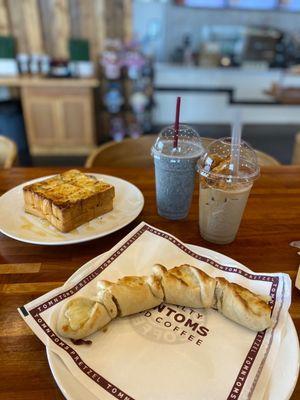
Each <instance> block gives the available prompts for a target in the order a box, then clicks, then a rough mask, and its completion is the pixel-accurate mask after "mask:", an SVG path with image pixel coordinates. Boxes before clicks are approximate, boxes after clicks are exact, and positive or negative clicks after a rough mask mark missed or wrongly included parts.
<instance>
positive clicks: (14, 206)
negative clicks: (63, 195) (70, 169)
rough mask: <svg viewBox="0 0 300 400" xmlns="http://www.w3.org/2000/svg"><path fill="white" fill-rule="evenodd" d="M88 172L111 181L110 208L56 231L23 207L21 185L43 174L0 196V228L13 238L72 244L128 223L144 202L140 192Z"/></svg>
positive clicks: (126, 184)
mask: <svg viewBox="0 0 300 400" xmlns="http://www.w3.org/2000/svg"><path fill="white" fill-rule="evenodd" d="M91 175H93V176H95V177H96V178H97V179H103V180H104V181H105V182H107V183H110V184H111V185H114V187H115V192H116V196H115V199H114V208H113V210H112V211H110V212H108V213H106V214H104V215H102V216H100V217H98V218H95V219H93V220H92V221H90V222H87V223H86V224H84V225H81V226H79V227H78V228H76V229H74V230H72V231H71V232H68V233H62V232H59V231H58V230H57V229H56V228H54V226H52V225H50V223H49V222H48V221H45V220H43V219H41V218H39V217H36V216H34V215H31V214H27V213H25V211H24V201H23V187H24V186H26V185H29V184H31V183H35V182H39V181H41V180H44V179H47V178H49V176H46V177H43V178H38V179H34V180H32V181H30V182H26V183H22V184H21V185H19V186H16V187H15V188H13V189H11V190H9V191H8V192H6V193H4V195H3V196H1V197H0V216H1V217H0V232H2V233H4V234H5V235H7V236H9V237H11V238H13V239H16V240H20V241H22V242H27V243H33V244H42V245H63V244H74V243H81V242H87V241H88V240H93V239H96V238H100V237H102V236H106V235H109V234H110V233H112V232H115V231H117V230H119V229H121V228H123V227H124V226H126V225H128V224H129V223H130V222H132V221H133V220H134V219H135V218H136V217H137V216H138V215H139V214H140V212H141V211H142V209H143V206H144V196H143V194H142V192H141V191H140V190H139V189H138V188H137V187H136V186H134V185H133V184H132V183H129V182H127V181H125V180H123V179H120V178H116V177H114V176H109V175H102V174H91Z"/></svg>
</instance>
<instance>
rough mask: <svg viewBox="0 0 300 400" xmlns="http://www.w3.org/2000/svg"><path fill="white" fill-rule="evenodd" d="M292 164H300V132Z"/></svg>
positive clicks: (296, 137)
mask: <svg viewBox="0 0 300 400" xmlns="http://www.w3.org/2000/svg"><path fill="white" fill-rule="evenodd" d="M292 164H295V165H299V164H300V132H298V133H296V136H295V142H294V150H293V158H292Z"/></svg>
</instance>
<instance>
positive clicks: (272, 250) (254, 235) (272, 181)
mask: <svg viewBox="0 0 300 400" xmlns="http://www.w3.org/2000/svg"><path fill="white" fill-rule="evenodd" d="M60 171H62V169H58V168H17V169H13V170H10V171H5V170H2V171H0V194H3V193H4V192H5V191H7V190H8V189H11V188H12V187H14V186H15V185H18V184H20V183H22V182H25V181H27V180H30V179H33V178H37V177H40V176H45V175H49V174H52V173H57V172H60ZM93 171H94V172H101V173H105V174H109V175H114V176H118V177H121V178H124V179H126V180H129V181H130V182H132V183H134V184H135V185H136V186H137V187H139V188H140V189H141V190H142V192H143V194H144V196H145V206H144V209H143V211H142V213H141V215H140V216H139V217H138V218H137V219H136V220H135V221H134V222H132V223H131V224H130V225H129V226H127V227H126V228H123V229H121V230H120V231H119V232H116V233H114V234H111V235H109V236H107V237H105V238H101V239H98V240H94V241H92V242H89V243H82V244H78V245H70V246H64V247H63V248H62V247H52V246H50V247H48V246H34V245H30V244H26V243H21V242H18V241H15V240H13V239H10V238H8V237H5V236H3V235H0V399H1V400H12V399H13V400H21V399H22V400H37V399H38V400H53V399H63V396H62V394H61V393H60V391H59V389H58V388H57V387H56V384H55V382H54V379H53V377H52V375H51V372H50V369H49V366H48V363H47V359H46V353H45V347H44V345H43V344H42V343H41V342H40V341H39V340H38V339H37V338H36V337H35V336H34V335H33V334H32V332H31V330H30V329H29V328H28V327H27V326H26V325H25V323H24V322H23V320H22V319H21V318H20V316H19V315H18V313H17V310H16V308H17V307H18V306H21V305H23V304H25V303H27V302H29V301H31V300H33V299H34V298H36V297H38V296H40V295H42V294H43V293H45V292H47V291H49V290H51V289H54V288H55V287H57V286H59V285H61V284H62V283H63V282H65V280H66V279H67V278H68V277H69V276H70V275H71V274H72V273H73V272H74V271H76V269H77V268H78V267H80V266H81V265H82V264H84V263H85V262H86V261H88V260H89V259H91V258H93V257H95V256H96V255H98V254H101V253H102V252H104V251H106V250H109V249H110V248H111V247H112V246H114V245H115V244H116V243H117V242H118V241H119V240H120V239H121V238H122V237H124V236H125V235H126V234H127V233H128V232H129V231H130V230H131V229H133V228H134V227H135V226H136V225H137V224H138V223H139V222H141V221H146V222H148V223H150V224H152V225H154V226H156V227H157V228H160V229H163V230H166V231H168V232H170V233H171V234H173V235H175V236H177V237H178V238H179V239H181V240H182V241H184V242H186V243H191V244H195V245H200V246H205V247H208V248H210V249H212V250H216V251H219V252H221V253H223V254H225V255H227V256H229V257H232V258H234V259H235V260H237V261H239V262H241V263H243V264H245V265H246V266H248V267H249V268H251V269H252V270H254V271H255V272H277V271H281V272H286V273H288V274H289V275H290V276H291V278H292V280H293V282H294V280H295V276H296V271H297V268H298V265H299V263H300V257H299V256H298V255H297V250H296V249H295V248H292V247H290V246H289V243H290V242H291V241H293V240H300V167H290V166H287V167H283V166H280V167H268V168H265V169H263V171H262V176H261V177H260V179H259V180H258V181H257V182H256V183H255V186H254V188H253V189H252V192H251V195H250V198H249V201H248V205H247V208H246V211H245V214H244V218H243V221H242V224H241V227H240V230H239V233H238V237H237V239H236V240H235V242H234V243H232V244H229V245H223V246H221V245H213V244H210V243H207V242H205V241H204V240H203V239H202V238H201V237H200V235H199V231H198V205H197V198H198V191H197V190H196V192H195V196H194V199H193V204H192V209H191V212H190V215H189V217H188V219H186V220H183V221H168V220H166V219H163V218H161V217H159V216H158V215H157V213H156V205H155V188H154V177H153V171H152V170H139V171H138V170H135V169H127V170H126V169H103V168H101V169H97V168H95V169H93ZM12 212H13V204H12ZM0 218H1V215H0ZM290 313H291V316H292V318H293V320H294V323H295V325H296V329H297V331H298V334H299V330H300V292H299V291H297V289H294V290H293V302H292V306H291V309H290ZM292 399H293V400H299V399H300V383H299V381H298V383H297V386H296V389H295V391H294V394H293V396H292Z"/></svg>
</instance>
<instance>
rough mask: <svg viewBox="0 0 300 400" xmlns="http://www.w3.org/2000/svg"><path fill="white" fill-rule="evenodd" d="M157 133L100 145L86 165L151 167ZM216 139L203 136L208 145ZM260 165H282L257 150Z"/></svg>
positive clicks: (204, 143)
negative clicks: (152, 149) (152, 150)
mask: <svg viewBox="0 0 300 400" xmlns="http://www.w3.org/2000/svg"><path fill="white" fill-rule="evenodd" d="M156 138H157V135H144V136H141V137H140V138H138V139H130V138H129V139H124V140H123V141H122V142H109V143H105V144H103V145H102V146H99V147H98V148H97V149H96V150H94V152H92V153H91V155H90V156H89V157H88V158H87V160H86V163H85V166H86V167H88V168H90V167H119V168H126V167H139V168H143V167H145V168H146V167H151V166H152V165H153V159H152V156H151V147H152V145H153V143H154V142H155V139H156ZM213 140H214V139H211V138H202V141H203V145H204V146H205V147H206V146H207V145H208V144H209V143H211V142H212V141H213ZM255 151H256V154H257V158H258V163H259V165H260V166H268V165H280V163H279V162H278V161H277V160H276V159H275V158H273V157H271V156H269V155H268V154H266V153H263V152H261V151H258V150H255Z"/></svg>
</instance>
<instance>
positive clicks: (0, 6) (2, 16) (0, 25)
mask: <svg viewBox="0 0 300 400" xmlns="http://www.w3.org/2000/svg"><path fill="white" fill-rule="evenodd" d="M9 32H10V29H9V18H8V13H7V7H6V2H5V0H0V35H8V34H9Z"/></svg>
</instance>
